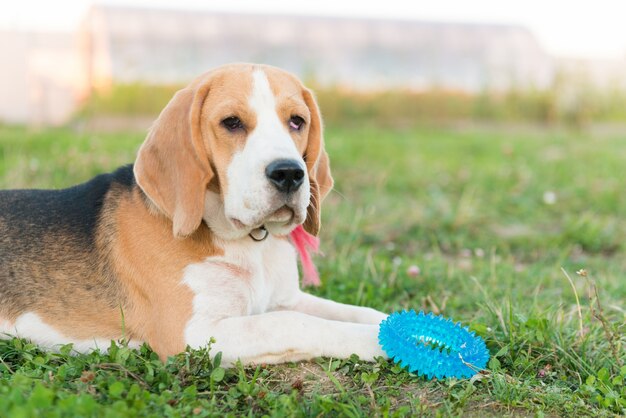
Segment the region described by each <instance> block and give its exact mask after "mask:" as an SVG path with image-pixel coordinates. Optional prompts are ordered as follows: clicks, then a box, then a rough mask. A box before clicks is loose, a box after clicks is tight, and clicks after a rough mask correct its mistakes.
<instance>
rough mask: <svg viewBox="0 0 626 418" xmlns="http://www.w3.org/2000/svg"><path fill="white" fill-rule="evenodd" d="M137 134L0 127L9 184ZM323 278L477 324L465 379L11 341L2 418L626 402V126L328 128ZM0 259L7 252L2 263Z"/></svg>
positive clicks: (376, 367)
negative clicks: (477, 346)
mask: <svg viewBox="0 0 626 418" xmlns="http://www.w3.org/2000/svg"><path fill="white" fill-rule="evenodd" d="M142 139H143V134H142V133H138V132H124V133H92V132H86V131H81V130H80V129H79V128H73V129H70V128H63V129H51V130H41V131H31V130H27V129H24V128H17V127H1V126H0V187H1V188H18V187H64V186H69V185H72V184H75V183H77V182H81V181H83V180H86V179H88V178H90V177H91V176H93V175H95V174H97V173H100V172H105V171H110V170H112V169H114V168H115V167H117V166H118V165H121V164H124V163H127V162H131V161H132V160H133V157H134V155H135V152H136V149H137V147H138V145H139V144H140V143H141V141H142ZM326 142H327V148H328V150H329V153H330V156H331V163H332V168H333V174H334V177H335V180H336V187H335V192H333V193H331V195H330V196H329V197H328V198H327V200H326V203H325V206H324V210H323V221H324V222H323V230H322V234H321V238H322V249H323V252H324V256H323V257H318V258H317V264H318V267H319V269H320V273H321V276H322V282H323V284H322V286H321V287H320V288H317V289H312V290H311V292H313V293H315V294H318V295H321V296H324V297H329V298H332V299H334V300H337V301H342V302H347V303H353V304H358V305H369V306H372V307H375V308H378V309H381V310H385V311H389V312H391V311H395V310H399V309H410V308H413V309H416V310H419V309H423V310H425V311H433V312H435V313H441V314H443V315H445V316H447V317H452V318H454V319H455V320H457V321H461V322H462V323H463V324H465V325H469V326H470V327H471V328H472V329H473V330H474V331H476V332H477V333H478V334H480V335H481V336H483V337H484V338H485V340H486V342H487V346H488V348H489V350H490V352H491V355H492V359H491V361H490V363H489V365H488V370H487V371H485V372H483V373H482V374H480V375H478V376H476V377H474V378H473V379H469V380H454V379H451V380H444V381H427V380H425V379H424V378H419V377H416V376H413V375H410V374H409V373H407V372H406V371H403V370H401V369H400V368H398V367H397V366H394V365H393V364H392V363H390V362H387V361H384V360H382V359H381V360H380V361H379V362H378V363H376V364H368V363H362V362H360V361H359V360H358V359H357V358H352V359H350V360H347V361H344V360H336V359H328V358H322V359H318V360H316V361H313V362H305V363H299V364H288V365H281V366H266V367H257V368H241V367H239V368H236V369H229V370H224V369H223V368H221V367H219V355H217V356H216V354H217V353H213V352H211V351H208V352H207V351H206V350H203V351H195V352H194V351H190V352H187V353H183V354H181V355H179V356H178V357H176V358H172V359H170V361H168V363H167V364H163V363H161V362H160V361H159V360H158V359H157V357H156V356H155V354H154V353H152V352H151V351H150V349H149V348H148V347H145V346H144V347H143V348H142V349H141V350H140V351H133V350H130V349H128V348H126V347H124V346H118V345H115V344H113V345H112V346H111V348H110V349H109V350H108V351H107V352H105V353H93V354H91V355H78V356H72V355H69V354H68V353H69V352H70V351H71V347H64V348H63V349H62V350H61V352H60V353H54V354H51V353H45V352H42V351H40V350H38V349H37V348H36V347H34V346H32V345H31V344H29V343H28V342H26V341H23V340H16V339H14V340H5V341H0V359H1V361H0V375H1V377H0V416H11V417H19V416H46V417H48V416H111V417H113V416H114V417H119V416H133V417H134V416H192V415H193V416H228V415H232V416H240V415H250V416H261V415H268V416H319V415H333V416H335V415H339V416H355V417H356V416H367V417H369V416H406V415H422V414H423V415H433V416H449V415H462V416H489V415H492V416H528V415H532V416H564V415H567V416H613V415H615V414H626V388H625V385H624V380H625V379H626V366H625V364H626V354H625V353H626V350H625V348H624V345H625V343H626V337H625V335H626V325H625V322H626V321H625V320H626V310H625V309H626V306H625V305H626V304H625V303H624V302H625V300H626V192H625V191H626V175H625V172H626V171H625V169H624V167H625V164H626V130H621V131H620V130H619V129H609V130H606V129H605V130H602V129H592V128H590V129H588V130H587V131H584V132H579V131H568V130H564V129H558V128H550V129H544V128H540V127H529V126H526V127H520V126H508V127H507V126H492V127H485V126H483V127H481V126H465V127H448V128H441V127H439V128H435V127H411V128H409V127H396V128H393V129H392V128H384V129H383V128H380V127H379V128H376V127H373V126H370V127H368V126H356V125H355V126H354V127H348V126H345V127H332V126H331V127H329V129H327V132H326ZM0 262H1V260H0Z"/></svg>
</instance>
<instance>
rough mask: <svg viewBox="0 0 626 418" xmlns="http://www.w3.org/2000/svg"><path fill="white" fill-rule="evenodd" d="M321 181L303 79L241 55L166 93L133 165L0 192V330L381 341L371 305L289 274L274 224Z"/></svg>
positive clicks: (106, 336) (240, 345)
mask: <svg viewBox="0 0 626 418" xmlns="http://www.w3.org/2000/svg"><path fill="white" fill-rule="evenodd" d="M332 186H333V180H332V177H331V173H330V168H329V162H328V155H327V153H326V151H325V150H324V141H323V137H322V121H321V119H320V112H319V110H318V107H317V104H316V102H315V100H314V97H313V94H312V93H311V91H309V90H308V89H307V88H305V87H304V86H303V85H302V84H301V83H300V81H299V80H298V79H297V78H296V77H294V76H293V75H291V74H289V73H287V72H285V71H282V70H280V69H277V68H274V67H270V66H265V65H253V64H232V65H227V66H223V67H220V68H217V69H214V70H212V71H210V72H208V73H206V74H204V75H202V76H200V77H199V78H197V79H196V80H195V81H193V82H192V83H191V84H190V85H189V86H187V87H186V88H184V89H182V90H180V91H179V92H177V93H176V94H175V96H174V97H173V98H172V100H171V101H170V102H169V104H168V105H167V106H166V107H165V109H164V110H163V111H162V112H161V114H160V115H159V117H158V119H157V120H156V122H155V123H154V125H153V126H152V128H151V129H150V132H149V133H148V135H147V138H146V140H145V141H144V143H143V144H142V146H141V148H140V149H139V152H138V155H137V159H136V161H135V163H134V165H128V166H125V167H122V168H120V169H118V170H117V171H115V172H113V173H110V174H103V175H99V176H97V177H95V178H93V179H91V180H90V181H88V182H86V183H83V184H80V185H78V186H74V187H71V188H68V189H64V190H6V191H1V192H0V335H1V336H4V337H5V338H6V336H8V335H15V336H19V337H23V338H27V339H30V340H32V341H33V342H35V343H37V344H39V345H41V346H44V347H49V348H52V349H54V347H55V346H57V347H58V345H60V344H66V343H73V347H74V349H75V350H76V351H78V352H85V351H89V350H92V349H97V348H101V349H102V348H107V347H108V345H109V342H110V340H120V339H125V340H126V341H129V344H130V346H138V345H140V344H142V343H144V342H145V343H148V344H149V345H150V346H151V347H152V349H153V350H155V352H156V353H158V354H159V356H160V357H161V358H162V359H165V358H167V357H168V356H170V355H174V354H177V353H179V352H182V351H184V350H185V348H186V347H187V346H190V347H192V348H196V347H202V346H206V345H207V344H208V343H209V341H210V340H211V338H214V339H215V344H214V345H213V348H212V350H213V351H214V352H218V351H221V352H222V359H223V362H224V363H225V364H229V365H232V364H233V363H234V362H235V361H237V360H241V361H242V362H243V363H244V364H259V363H280V362H287V361H299V360H305V359H310V358H313V357H318V356H331V357H336V358H346V357H349V356H350V355H351V354H353V353H355V354H357V355H358V356H359V357H360V358H361V359H363V360H373V359H374V358H375V357H377V356H385V354H384V352H383V351H382V350H381V348H380V347H379V345H378V341H377V334H378V324H379V323H380V321H381V320H382V319H384V318H385V317H386V315H385V314H383V313H382V312H378V311H376V310H373V309H370V308H365V307H356V306H350V305H345V304H340V303H336V302H332V301H329V300H325V299H322V298H319V297H315V296H312V295H309V294H307V293H304V292H302V291H301V290H300V288H299V281H298V269H297V260H296V253H295V251H294V248H293V246H292V245H291V243H290V242H289V240H288V239H287V237H288V234H289V233H290V232H291V231H292V230H293V229H294V228H295V227H296V226H298V225H301V224H302V225H303V227H304V229H305V230H306V231H307V232H309V233H310V234H313V235H317V234H318V232H319V229H320V205H321V202H322V200H323V199H324V197H325V196H326V195H327V194H328V192H329V191H330V189H331V188H332Z"/></svg>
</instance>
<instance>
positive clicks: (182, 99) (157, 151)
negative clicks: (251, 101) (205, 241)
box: [134, 79, 213, 237]
mask: <svg viewBox="0 0 626 418" xmlns="http://www.w3.org/2000/svg"><path fill="white" fill-rule="evenodd" d="M209 88H210V83H209V80H208V79H205V80H203V81H200V82H199V83H196V85H191V86H189V87H187V88H185V89H183V90H180V91H178V92H177V93H176V94H175V95H174V97H173V98H172V100H171V101H170V102H169V103H168V105H167V106H166V107H165V109H163V111H162V112H161V114H160V115H159V117H158V119H157V120H156V122H155V123H154V125H153V126H152V128H151V129H150V132H149V134H148V137H147V138H146V140H145V141H144V143H143V145H142V146H141V148H140V149H139V153H138V155H137V160H136V161H135V166H134V172H135V179H136V180H137V184H138V185H139V187H141V189H142V190H143V191H144V193H145V194H146V195H147V196H148V197H149V198H150V200H151V201H152V202H153V203H154V204H155V205H156V206H157V207H158V208H159V209H160V210H161V211H162V212H163V213H164V214H165V215H166V216H167V217H168V218H170V219H171V220H172V224H173V225H172V230H173V233H174V236H176V237H185V236H188V235H190V234H192V233H193V232H194V231H195V230H196V229H197V228H198V226H200V222H202V215H203V212H204V198H205V193H206V188H207V185H208V183H209V182H210V181H211V178H212V177H213V171H212V169H211V165H210V163H209V150H208V149H207V147H206V145H205V143H204V140H203V138H202V130H201V126H200V120H201V114H202V106H203V104H204V101H205V99H206V96H207V94H208V92H209Z"/></svg>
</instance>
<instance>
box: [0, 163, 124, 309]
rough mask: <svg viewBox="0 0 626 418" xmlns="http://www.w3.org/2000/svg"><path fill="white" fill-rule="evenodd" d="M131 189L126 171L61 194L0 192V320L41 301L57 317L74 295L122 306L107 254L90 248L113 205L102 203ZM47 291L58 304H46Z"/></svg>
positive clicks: (25, 191)
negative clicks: (109, 197)
mask: <svg viewBox="0 0 626 418" xmlns="http://www.w3.org/2000/svg"><path fill="white" fill-rule="evenodd" d="M135 187H136V183H135V178H134V175H133V168H132V165H127V166H124V167H121V168H120V169H118V170H117V171H115V172H113V173H110V174H102V175H99V176H97V177H95V178H93V179H91V180H89V181H88V182H86V183H83V184H79V185H77V186H74V187H70V188H67V189H62V190H4V191H0V315H2V316H8V317H15V316H17V315H19V314H20V313H22V312H25V311H28V310H29V309H31V307H32V306H34V305H36V304H40V302H41V301H42V300H45V301H46V306H50V308H51V309H53V310H56V309H58V310H60V311H62V310H63V306H64V305H65V302H66V300H65V297H64V295H68V296H69V295H73V294H74V295H75V294H76V292H77V291H80V294H86V295H89V299H91V300H93V301H99V302H100V303H105V304H106V306H110V307H116V306H120V305H122V304H123V302H124V300H123V296H122V292H121V291H120V289H119V284H118V283H117V280H116V279H115V277H113V276H112V274H111V272H110V263H109V260H107V259H106V257H107V254H108V252H107V251H106V250H104V249H100V248H96V247H97V245H98V243H97V241H98V240H97V233H98V225H99V223H100V221H101V217H102V214H103V213H104V212H105V211H110V210H112V209H114V208H112V207H111V206H112V205H115V202H116V201H117V199H107V197H108V196H110V195H111V194H112V193H114V194H116V195H118V196H119V194H120V193H121V194H124V193H131V192H132V190H133V189H134V188H135ZM114 233H115V231H111V234H114ZM103 250H104V251H103ZM51 288H54V289H55V291H54V292H53V293H54V294H55V295H61V297H60V299H61V300H58V301H50V300H49V299H50V296H49V295H50V289H51ZM51 304H52V305H53V306H51Z"/></svg>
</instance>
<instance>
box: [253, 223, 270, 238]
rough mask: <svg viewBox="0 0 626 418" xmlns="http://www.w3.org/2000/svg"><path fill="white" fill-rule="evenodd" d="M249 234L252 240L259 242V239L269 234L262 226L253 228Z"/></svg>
mask: <svg viewBox="0 0 626 418" xmlns="http://www.w3.org/2000/svg"><path fill="white" fill-rule="evenodd" d="M249 235H250V238H252V240H253V241H256V242H260V241H264V240H265V238H267V236H268V235H269V232H267V229H265V227H264V226H262V227H259V228H257V229H253V230H252V231H251V232H250V234H249Z"/></svg>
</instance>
